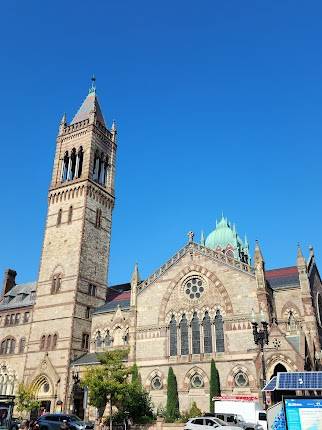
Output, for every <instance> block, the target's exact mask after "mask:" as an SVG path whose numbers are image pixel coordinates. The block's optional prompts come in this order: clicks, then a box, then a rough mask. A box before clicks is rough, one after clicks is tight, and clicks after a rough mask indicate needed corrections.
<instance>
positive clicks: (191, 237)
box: [188, 231, 195, 243]
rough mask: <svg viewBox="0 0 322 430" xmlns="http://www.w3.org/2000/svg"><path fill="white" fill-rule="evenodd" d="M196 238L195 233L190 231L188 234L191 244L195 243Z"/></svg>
mask: <svg viewBox="0 0 322 430" xmlns="http://www.w3.org/2000/svg"><path fill="white" fill-rule="evenodd" d="M194 236H195V234H194V232H193V231H189V233H188V239H189V243H192V242H193V238H194Z"/></svg>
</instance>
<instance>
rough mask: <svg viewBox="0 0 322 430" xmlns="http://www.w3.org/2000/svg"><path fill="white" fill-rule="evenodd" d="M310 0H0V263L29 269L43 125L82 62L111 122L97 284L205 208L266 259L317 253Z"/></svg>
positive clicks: (319, 129) (317, 6)
mask: <svg viewBox="0 0 322 430" xmlns="http://www.w3.org/2000/svg"><path fill="white" fill-rule="evenodd" d="M321 22H322V3H321V2H320V1H305V2H303V1H297V0H289V1H284V0H276V1H258V0H254V1H248V0H244V1H241V0H222V1H219V0H209V1H205V0H199V1H194V2H193V1H187V0H185V1H181V0H171V1H170V0H162V1H151V0H136V1H133V0H118V1H110V0H101V1H95V2H89V1H82V0H77V1H76V0H75V1H61V0H56V1H51V2H49V1H43V0H42V1H33V0H31V1H28V2H26V1H23V0H21V1H16V0H10V1H7V2H2V4H1V12H0V40H1V44H0V49H1V51H0V53H1V57H0V64H1V67H0V81H1V83H2V84H1V87H2V88H1V104H0V122H1V135H0V140H1V158H0V181H1V182H0V183H1V191H2V195H1V200H0V205H1V223H0V237H1V246H0V270H1V271H2V272H3V271H4V270H5V268H7V267H12V268H14V269H16V270H17V272H18V281H19V282H25V281H30V280H35V279H36V278H37V272H38V267H39V257H40V250H41V245H42V239H43V229H44V222H45V215H46V205H47V189H48V184H49V180H50V175H51V168H52V163H53V154H54V147H55V138H56V134H57V130H58V124H59V121H60V118H61V116H62V114H63V112H64V111H66V112H67V117H68V119H69V120H71V119H72V116H73V115H74V114H75V112H76V110H77V109H78V107H79V106H80V104H81V102H82V100H83V99H84V97H85V96H86V94H87V91H88V87H89V84H90V77H91V75H92V74H93V73H95V75H96V77H97V90H98V95H99V99H100V103H101V106H102V109H103V112H104V115H105V119H106V120H107V122H108V124H109V125H110V124H111V121H112V119H113V118H115V119H116V121H117V123H118V130H119V141H118V145H119V146H118V159H117V177H116V195H117V197H116V205H115V210H114V215H113V227H112V245H111V246H112V247H111V260H110V264H111V265H110V275H109V277H110V281H111V283H117V282H125V281H127V280H128V279H129V277H130V275H131V272H132V268H133V265H134V263H135V262H136V261H137V262H138V263H139V267H140V271H141V274H142V276H143V277H145V276H148V275H149V274H150V273H151V272H152V271H154V269H156V268H158V267H159V266H160V265H162V264H163V263H164V262H165V261H166V260H167V259H168V258H169V257H171V256H172V254H174V253H175V252H176V251H177V250H178V249H179V248H181V247H182V246H183V245H184V244H185V243H186V241H187V235H186V234H187V232H188V231H189V230H193V231H194V232H195V234H196V238H197V239H199V236H200V231H201V230H202V229H204V230H205V232H206V233H209V232H210V231H211V230H212V229H213V228H214V225H215V220H216V218H219V217H220V215H221V212H222V211H224V214H225V215H227V217H228V218H229V219H230V220H231V221H232V222H235V223H236V224H237V229H238V232H239V234H240V235H241V236H242V235H244V233H245V232H246V233H247V235H248V238H249V241H250V244H251V249H252V252H253V248H254V241H255V239H258V240H259V241H260V244H261V247H262V252H263V255H264V257H265V260H266V266H267V267H268V268H272V267H281V266H288V265H293V264H294V262H295V258H296V246H297V243H298V242H300V243H301V244H302V246H303V251H304V252H305V254H306V255H307V254H308V246H309V244H313V245H314V247H315V253H316V257H317V261H318V263H319V262H321V255H322V240H321V239H322V232H321V210H322V203H321V185H322V184H321V182H322V181H321V155H322V154H321V153H322V149H321V142H322V121H321V119H322V118H321V116H322V110H321V107H322V55H321V46H322V25H321Z"/></svg>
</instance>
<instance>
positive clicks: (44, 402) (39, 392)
mask: <svg viewBox="0 0 322 430" xmlns="http://www.w3.org/2000/svg"><path fill="white" fill-rule="evenodd" d="M32 387H33V389H34V390H35V393H36V398H37V400H39V402H40V407H39V409H37V410H34V411H32V416H33V417H35V416H38V415H40V414H43V413H45V412H52V410H53V408H54V389H53V384H52V383H51V381H50V380H49V378H48V377H47V376H46V375H39V376H38V377H37V378H36V379H35V380H34V381H33V383H32Z"/></svg>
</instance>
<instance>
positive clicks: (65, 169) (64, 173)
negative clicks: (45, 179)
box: [61, 151, 69, 182]
mask: <svg viewBox="0 0 322 430" xmlns="http://www.w3.org/2000/svg"><path fill="white" fill-rule="evenodd" d="M68 164H69V157H68V151H66V152H65V155H64V158H63V163H62V173H61V181H62V182H65V181H66V180H67V172H68Z"/></svg>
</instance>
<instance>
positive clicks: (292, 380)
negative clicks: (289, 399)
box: [276, 372, 322, 390]
mask: <svg viewBox="0 0 322 430" xmlns="http://www.w3.org/2000/svg"><path fill="white" fill-rule="evenodd" d="M276 388H277V389H279V390H322V372H279V373H278V374H277V384H276Z"/></svg>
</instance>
